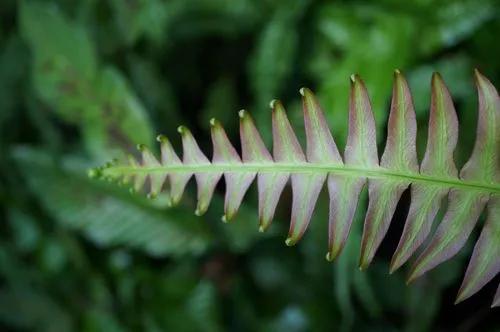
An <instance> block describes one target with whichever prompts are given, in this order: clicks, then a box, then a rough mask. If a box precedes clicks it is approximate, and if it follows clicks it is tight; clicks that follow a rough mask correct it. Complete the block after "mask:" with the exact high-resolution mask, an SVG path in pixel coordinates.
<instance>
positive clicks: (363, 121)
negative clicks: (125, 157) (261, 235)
mask: <svg viewBox="0 0 500 332" xmlns="http://www.w3.org/2000/svg"><path fill="white" fill-rule="evenodd" d="M475 80H476V85H477V90H478V96H479V111H478V112H479V113H478V128H477V137H476V142H475V146H474V149H473V152H472V155H471V156H470V159H469V160H468V162H467V163H466V164H465V166H464V167H463V168H462V169H461V171H460V173H459V172H458V170H457V168H456V166H455V163H454V160H453V152H454V149H455V146H456V144H457V138H458V120H457V116H456V112H455V109H454V106H453V102H452V99H451V97H450V94H449V91H448V89H447V87H446V86H445V83H444V82H443V80H442V78H441V77H440V75H439V74H437V73H435V74H434V75H433V77H432V94H431V106H430V119H429V132H428V139H427V149H426V152H425V156H424V158H423V160H422V163H421V164H420V165H419V164H418V160H417V153H416V131H417V126H416V117H415V112H414V107H413V102H412V97H411V94H410V90H409V87H408V84H407V81H406V80H405V78H404V77H403V75H402V74H401V73H400V72H399V71H398V70H396V71H395V73H394V84H393V96H392V102H391V109H390V114H389V120H388V121H389V122H388V132H387V142H386V146H385V150H384V153H383V154H382V157H381V159H380V161H379V158H378V153H377V146H376V136H375V135H376V132H375V121H374V117H373V112H372V109H371V105H370V100H369V97H368V93H367V91H366V88H365V86H364V83H363V81H362V80H361V79H360V78H359V77H358V76H357V75H353V76H351V91H350V102H349V128H348V129H349V133H348V138H347V144H346V148H345V152H344V157H343V158H342V156H341V154H340V153H339V150H338V148H337V146H336V144H335V142H334V140H333V137H332V135H331V133H330V131H329V128H328V125H327V122H326V121H325V117H324V115H323V112H322V110H321V108H320V106H319V104H318V101H317V100H316V98H315V96H314V95H313V93H312V92H311V91H310V90H309V89H306V88H302V89H301V90H300V93H301V95H302V99H303V110H304V125H305V133H306V139H307V142H306V143H307V148H306V153H305V154H304V152H303V151H302V149H301V146H300V144H299V141H298V140H297V137H296V136H295V134H294V131H293V129H292V127H291V125H290V122H289V121H288V118H287V115H286V113H285V109H284V108H283V105H282V104H281V102H279V101H277V100H273V101H272V102H271V104H270V106H271V108H272V134H273V154H272V155H271V154H270V153H269V152H268V150H267V148H266V147H265V145H264V143H263V141H262V139H261V137H260V134H259V132H258V131H257V129H256V128H255V126H254V123H253V120H252V118H251V117H250V115H249V114H248V113H247V112H246V111H245V110H241V111H240V112H239V117H240V137H241V150H242V151H241V152H242V157H241V158H240V156H239V154H238V153H237V151H236V149H235V148H234V147H233V146H232V145H231V143H230V142H229V140H228V138H227V136H226V133H225V131H224V129H223V128H222V126H221V125H220V123H219V122H218V121H216V120H215V119H212V120H211V121H210V124H211V138H212V142H213V158H212V161H210V160H209V159H208V158H207V157H206V156H205V155H204V154H203V152H202V151H201V150H200V148H199V146H198V144H197V142H196V140H195V139H194V137H193V136H192V134H191V133H190V131H189V130H188V129H187V128H185V127H183V126H181V127H179V128H178V131H179V133H180V134H181V136H182V146H183V156H182V160H181V159H180V158H179V157H178V156H177V154H176V153H175V151H174V150H173V148H172V145H171V144H170V142H169V140H168V139H167V138H166V137H165V136H162V135H160V136H158V141H159V142H160V144H161V161H158V160H157V159H156V158H155V156H154V155H153V154H152V153H151V152H150V150H148V149H147V148H146V147H145V146H143V145H139V150H140V151H141V152H142V162H137V161H136V160H135V159H134V158H130V159H129V162H128V163H118V162H115V163H109V164H107V165H106V166H104V167H99V168H96V169H93V170H91V175H94V176H99V177H103V178H107V179H115V180H118V179H122V180H123V181H125V182H128V181H129V180H131V179H132V178H134V188H135V190H140V189H141V187H143V186H144V183H145V181H146V179H147V178H149V182H150V193H149V195H150V196H151V197H154V196H156V195H157V194H158V193H159V192H160V191H161V190H162V187H163V184H164V182H165V181H166V179H167V178H168V180H169V184H170V199H171V202H172V204H176V203H178V202H179V200H180V199H181V196H182V194H183V191H184V188H185V186H186V184H187V182H188V181H189V179H190V178H191V177H192V175H194V176H195V179H196V183H197V187H198V191H197V193H198V194H197V196H198V203H197V207H196V211H195V213H196V214H197V215H202V214H203V213H204V212H205V211H206V210H207V208H208V206H209V203H210V200H211V198H212V195H213V192H214V189H215V186H216V184H217V183H218V181H219V180H220V178H221V177H222V176H224V179H225V183H226V193H225V208H224V210H225V211H224V215H223V217H222V220H223V221H224V222H228V221H229V220H231V219H232V218H233V217H234V215H235V214H236V212H237V210H238V207H239V206H240V204H241V202H242V199H243V196H244V195H245V192H246V191H247V189H248V188H249V186H250V184H251V183H252V182H253V180H254V179H255V178H257V185H258V196H259V223H260V227H259V231H262V232H263V231H265V230H266V229H267V228H268V227H269V225H270V223H271V221H272V219H273V215H274V211H275V208H276V205H277V203H278V199H279V197H280V195H281V192H282V191H283V189H284V187H285V185H286V183H287V182H288V180H289V179H291V185H292V191H293V199H292V211H291V224H290V230H289V233H288V237H287V239H286V244H287V245H289V246H291V245H294V244H295V243H297V241H298V240H299V239H300V238H301V237H302V235H303V233H304V231H305V230H306V228H307V226H308V224H309V221H310V219H311V215H312V213H313V210H314V208H315V204H316V200H317V198H318V195H319V193H320V191H321V189H322V187H323V185H324V183H325V182H326V183H327V187H328V192H329V198H330V213H329V231H328V233H329V244H328V253H327V254H326V258H327V259H328V260H329V261H332V260H333V259H335V258H336V257H337V256H338V255H339V253H340V252H341V250H342V248H343V247H344V244H345V242H346V239H347V236H348V234H349V230H350V227H351V223H352V220H353V216H354V212H355V210H356V206H357V201H358V196H359V195H360V192H361V190H362V188H363V187H364V186H365V184H367V186H368V194H369V205H368V210H367V213H366V218H365V222H364V229H363V236H362V243H361V254H360V260H359V267H360V269H365V268H366V267H367V266H368V265H369V264H370V262H371V261H372V259H373V257H374V255H375V253H376V251H377V248H378V247H379V245H380V243H381V242H382V240H383V238H384V236H385V234H386V232H387V230H388V228H389V224H390V221H391V218H392V216H393V213H394V210H395V208H396V205H397V203H398V201H399V199H400V197H401V195H402V193H403V191H405V190H406V189H407V188H408V187H409V186H410V185H411V205H410V208H409V213H408V216H407V219H406V223H405V227H404V230H403V234H402V236H401V239H400V242H399V245H398V247H397V249H396V252H395V253H394V256H393V258H392V261H391V265H390V271H391V273H392V272H393V271H395V270H396V269H398V268H399V267H400V266H401V265H402V264H404V263H405V262H406V261H407V260H408V259H409V258H410V256H412V255H413V254H414V253H415V251H416V250H417V248H419V247H420V246H421V245H422V244H423V242H424V240H425V239H426V238H427V236H428V235H429V233H430V230H431V226H432V223H433V220H434V219H435V217H436V214H437V212H438V210H439V209H440V206H441V203H442V201H443V199H444V198H445V197H446V196H447V197H448V205H447V212H446V214H445V215H444V217H443V220H442V221H441V223H440V225H439V226H438V228H437V230H436V232H435V234H434V236H433V238H432V239H431V240H430V241H429V243H428V245H427V247H426V248H425V249H424V250H423V251H422V252H421V253H420V255H419V256H418V258H417V259H416V261H415V262H414V264H413V266H412V268H411V270H410V274H409V277H408V282H411V281H412V280H414V279H415V278H417V277H419V276H421V275H422V274H424V273H425V272H427V271H429V270H430V269H432V268H434V267H435V266H437V265H439V264H440V263H442V262H444V261H446V260H448V259H450V258H451V257H453V256H454V255H455V254H456V253H457V252H458V251H459V250H460V249H461V248H462V246H463V245H464V244H465V242H466V240H467V238H468V237H469V235H470V233H471V232H472V230H473V228H474V226H475V225H476V223H477V220H478V218H479V216H480V214H481V213H482V211H483V210H484V209H485V208H486V210H487V212H486V213H487V218H486V222H485V224H484V227H483V229H482V232H481V235H480V237H479V239H478V241H477V243H476V245H475V247H474V251H473V254H472V258H471V260H470V263H469V265H468V267H467V270H466V273H465V277H464V280H463V283H462V286H461V287H460V290H459V292H458V296H457V300H456V302H457V303H458V302H460V301H462V300H464V299H466V298H468V297H470V296H471V295H473V294H474V293H476V292H477V291H478V290H479V289H481V288H482V287H483V286H484V285H485V284H486V283H487V282H488V281H489V280H491V279H492V278H493V277H494V276H495V275H496V274H498V272H499V271H500V171H499V164H500V163H499V159H500V100H499V96H498V93H497V91H496V89H495V87H494V86H493V85H492V84H491V83H490V82H489V81H488V79H486V78H485V77H484V76H483V75H481V74H480V73H479V72H478V71H477V70H476V71H475ZM498 305H500V288H499V290H498V291H497V293H496V295H495V298H494V301H493V306H498Z"/></svg>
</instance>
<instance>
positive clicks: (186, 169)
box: [102, 163, 500, 194]
mask: <svg viewBox="0 0 500 332" xmlns="http://www.w3.org/2000/svg"><path fill="white" fill-rule="evenodd" d="M102 172H103V175H104V176H111V177H117V176H123V175H131V174H138V173H147V174H149V173H156V172H160V173H162V172H163V173H172V172H176V173H210V172H211V173H221V172H260V173H264V172H272V173H275V172H287V173H325V172H326V173H329V174H338V175H344V176H350V177H365V178H369V179H386V180H389V181H407V182H409V183H417V182H420V183H427V184H432V185H435V186H440V187H447V188H457V189H463V190H469V191H480V192H485V193H491V194H500V184H498V183H481V182H473V181H466V180H461V179H458V178H446V177H435V176H429V175H425V174H420V173H410V172H397V171H393V170H389V169H386V168H382V167H378V168H360V167H352V166H344V165H332V164H310V163H294V164H285V163H267V164H263V163H261V164H257V163H248V164H205V165H172V166H159V167H148V166H141V167H133V166H111V167H109V168H105V169H104V170H103V171H102Z"/></svg>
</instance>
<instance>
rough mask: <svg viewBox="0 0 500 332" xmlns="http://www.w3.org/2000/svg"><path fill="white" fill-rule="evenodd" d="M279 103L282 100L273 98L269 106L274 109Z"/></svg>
mask: <svg viewBox="0 0 500 332" xmlns="http://www.w3.org/2000/svg"><path fill="white" fill-rule="evenodd" d="M277 104H280V101H279V100H278V99H273V100H271V101H270V102H269V108H271V109H272V110H274V109H275V108H276V107H277Z"/></svg>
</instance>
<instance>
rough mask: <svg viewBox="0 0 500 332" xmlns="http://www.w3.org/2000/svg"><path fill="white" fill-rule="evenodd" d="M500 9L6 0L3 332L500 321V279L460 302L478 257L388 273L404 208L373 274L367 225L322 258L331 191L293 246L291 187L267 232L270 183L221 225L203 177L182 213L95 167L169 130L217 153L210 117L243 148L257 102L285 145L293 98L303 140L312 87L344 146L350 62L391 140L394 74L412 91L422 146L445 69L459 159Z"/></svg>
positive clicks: (0, 10) (409, 327)
mask: <svg viewBox="0 0 500 332" xmlns="http://www.w3.org/2000/svg"><path fill="white" fill-rule="evenodd" d="M499 14H500V13H499V6H498V3H497V2H496V1H493V0H491V1H489V0H481V1H479V0H461V1H448V0H444V1H432V0H416V1H406V2H402V1H397V0H381V1H313V0H309V1H307V0H302V1H300V0H297V1H285V0H282V1H271V0H169V1H162V0H149V1H148V0H126V1H125V0H123V1H120V0H110V1H99V0H82V1H78V2H75V1H69V0H59V1H35V0H31V1H29V0H24V1H15V0H3V1H2V4H1V5H0V133H1V139H0V173H1V174H2V176H1V177H0V202H1V206H0V211H1V216H2V224H1V227H2V231H1V235H0V239H1V242H0V280H1V282H0V329H2V330H19V331H27V330H36V331H74V330H83V331H128V330H134V331H135V330H137V331H221V330H234V331H256V330H258V331H329V330H334V331H337V330H341V331H347V330H381V331H397V330H405V331H426V330H430V329H439V330H461V331H468V330H474V331H475V330H495V329H496V330H499V329H500V327H499V325H498V314H499V312H498V309H496V311H494V310H490V309H488V308H487V307H488V303H489V302H490V296H491V294H492V293H493V291H494V288H495V287H494V286H495V285H493V287H486V288H485V289H484V290H483V291H481V292H480V293H479V295H476V296H475V297H474V298H473V299H471V300H469V301H466V302H465V303H463V304H460V305H459V306H456V307H453V306H452V302H453V298H452V296H453V294H454V293H455V292H456V289H457V287H458V285H459V284H458V283H459V281H460V279H461V276H462V273H463V271H464V264H465V263H466V261H467V258H468V255H469V254H470V250H469V251H467V250H464V251H463V253H462V254H461V255H459V256H458V257H456V258H454V259H453V260H451V261H450V262H448V263H446V264H444V265H443V266H441V267H439V268H437V269H436V270H435V271H433V272H431V273H429V274H428V275H427V276H425V277H423V278H421V280H419V281H418V282H416V283H415V284H414V285H412V286H410V287H406V286H405V285H404V276H405V275H404V271H401V272H397V273H396V274H395V275H393V276H388V274H387V270H388V259H389V258H390V254H391V252H392V250H393V249H394V248H395V246H396V244H397V240H398V236H399V234H400V232H401V227H402V223H403V222H404V217H405V213H406V210H407V208H408V207H407V204H406V203H407V202H405V200H403V202H402V203H401V204H400V206H399V208H398V211H397V213H396V215H395V220H394V222H393V224H394V225H395V226H393V227H392V228H391V230H390V232H389V236H388V238H387V239H386V240H385V241H384V243H383V245H382V248H381V250H380V253H379V254H378V256H377V259H376V260H375V263H374V264H373V265H372V267H371V268H370V269H369V270H368V271H367V272H359V271H358V270H357V268H356V263H357V258H358V253H359V238H360V225H361V223H360V221H361V220H358V222H357V223H356V225H355V227H354V229H353V231H352V234H351V237H350V240H349V243H348V245H347V247H346V249H345V251H344V253H343V254H342V256H341V257H340V258H339V260H338V261H337V262H335V263H334V264H329V263H327V262H326V261H325V260H324V253H325V250H326V242H327V232H326V229H327V225H326V220H327V214H328V211H327V209H328V207H327V206H328V204H327V197H326V195H325V194H323V195H322V197H321V198H320V202H319V203H318V205H319V206H318V209H317V212H316V213H315V216H314V220H313V221H312V225H311V227H310V230H309V231H308V233H307V235H306V236H305V238H304V239H303V240H302V241H301V243H300V244H299V245H298V246H297V247H295V248H293V249H289V248H286V247H285V246H284V244H283V239H284V236H285V234H286V228H287V227H288V226H287V225H286V223H285V222H284V221H285V220H288V218H289V206H290V197H289V194H286V193H285V195H284V196H283V198H282V199H281V203H280V205H279V210H278V213H277V217H276V220H275V222H274V224H273V226H272V227H271V231H270V232H269V233H267V234H265V235H262V234H259V233H257V231H256V229H257V212H256V195H255V189H252V190H253V192H252V190H251V192H250V193H249V194H248V199H247V202H246V203H245V204H244V205H243V206H242V208H241V210H240V212H239V214H238V216H237V218H236V220H235V221H234V223H232V224H229V225H222V224H221V223H220V214H219V213H220V211H222V208H221V206H222V204H223V203H222V197H221V194H220V193H219V194H216V197H215V199H214V202H213V203H212V207H211V208H210V210H209V211H208V213H207V215H206V216H204V217H203V218H201V219H200V218H195V217H194V216H193V215H192V213H191V211H193V206H194V200H195V195H194V187H193V186H192V185H190V186H189V188H188V189H189V190H188V193H187V194H186V197H185V198H184V199H183V203H182V204H183V205H181V206H179V207H176V208H168V207H167V201H168V198H166V197H162V196H160V197H159V198H158V199H157V200H154V201H149V200H147V199H145V198H142V197H139V196H137V195H130V194H129V193H128V191H127V189H126V188H115V186H108V185H107V184H105V183H97V182H95V181H93V180H90V179H88V178H86V175H85V169H86V168H87V167H89V166H95V165H98V164H100V163H102V162H103V161H106V160H109V159H111V158H113V157H121V156H123V155H124V154H126V153H134V150H135V149H134V146H135V144H136V143H145V144H148V145H152V144H153V138H154V134H155V133H165V134H167V135H168V136H169V137H172V138H173V141H174V145H176V146H177V147H179V143H180V141H179V139H178V138H177V137H176V135H175V128H176V127H177V125H179V124H186V125H188V126H189V127H190V128H192V129H193V131H194V132H195V134H196V135H197V137H199V138H200V141H201V145H202V148H204V150H205V151H207V153H208V154H210V144H209V132H208V119H210V118H211V117H217V118H218V119H219V120H221V122H222V123H223V124H224V125H225V127H226V128H227V131H228V133H229V134H230V136H231V137H232V138H233V141H234V142H236V141H237V140H236V139H235V138H237V134H238V127H237V123H238V121H237V111H238V110H239V109H241V108H246V109H248V110H249V111H250V112H251V113H252V114H253V115H254V117H255V118H256V120H257V122H258V125H259V128H261V130H262V133H263V136H264V138H265V140H266V141H267V142H270V138H271V137H270V130H269V129H270V113H269V110H268V106H267V105H268V102H269V101H270V99H272V98H277V97H279V98H282V99H283V100H284V101H285V105H286V106H287V109H288V111H289V114H290V118H291V120H292V122H293V123H294V125H295V127H296V128H297V129H298V132H299V133H303V130H302V125H301V122H302V118H301V111H300V103H299V98H298V89H299V88H300V87H301V86H303V85H307V86H309V87H310V88H312V89H313V90H314V91H316V92H317V93H318V95H319V98H320V100H321V102H322V106H323V108H324V110H325V112H326V113H327V117H328V120H329V123H330V125H331V128H332V132H333V135H334V137H335V138H336V140H337V142H339V145H340V146H341V147H342V146H343V143H344V142H345V137H346V133H347V126H346V125H347V98H348V87H349V83H348V82H349V81H348V79H349V75H350V74H351V73H353V72H357V73H359V74H360V75H361V77H362V78H363V79H364V80H365V82H366V84H367V86H368V88H369V92H370V97H371V99H372V101H373V107H374V111H375V114H376V121H377V125H378V129H379V133H378V134H379V136H378V138H379V142H383V139H384V134H383V133H384V130H385V123H386V118H387V114H388V113H387V111H388V101H389V98H390V95H391V80H392V71H393V70H394V69H395V68H399V69H401V70H403V71H404V72H405V73H406V74H407V76H408V78H409V80H410V83H411V88H412V91H413V94H414V101H415V106H416V110H417V116H418V122H419V137H418V142H419V153H420V155H421V154H422V152H423V149H424V147H425V140H426V130H427V124H426V123H427V116H428V104H429V91H430V89H429V85H430V84H429V82H430V76H431V73H432V72H433V71H440V72H441V74H442V75H443V77H444V78H445V80H446V82H447V83H448V85H449V88H450V90H451V92H452V94H453V96H454V100H455V102H456V106H457V109H458V113H459V118H460V122H461V128H460V129H461V137H460V142H459V147H458V149H457V153H456V158H457V161H458V164H459V165H460V164H462V163H463V162H464V161H465V160H466V158H467V156H468V153H469V152H470V150H471V148H472V143H473V139H474V131H475V121H476V119H475V116H476V115H475V114H476V111H475V109H476V103H477V100H476V97H475V91H474V88H473V85H472V80H471V77H472V75H471V73H472V69H473V67H475V66H476V67H479V68H480V70H482V71H483V73H484V74H485V75H487V76H488V77H489V78H490V79H491V80H492V81H493V82H494V83H496V85H497V86H499V83H500V57H499V54H500V44H499V43H498V40H497V39H498V35H499V33H500V15H499ZM365 196H366V195H365ZM365 200H366V199H364V201H365ZM364 201H363V202H364ZM363 206H364V203H363V204H361V208H363ZM360 215H362V214H360ZM358 219H359V218H358ZM471 243H472V241H470V244H471ZM469 247H470V245H469ZM469 249H470V248H469ZM495 281H496V282H498V277H497V279H495ZM495 319H496V320H495ZM495 324H496V325H495Z"/></svg>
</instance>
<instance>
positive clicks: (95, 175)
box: [87, 167, 102, 179]
mask: <svg viewBox="0 0 500 332" xmlns="http://www.w3.org/2000/svg"><path fill="white" fill-rule="evenodd" d="M87 175H88V177H89V178H91V179H99V178H100V177H101V176H102V171H101V169H100V168H98V167H94V168H90V169H89V170H87Z"/></svg>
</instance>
